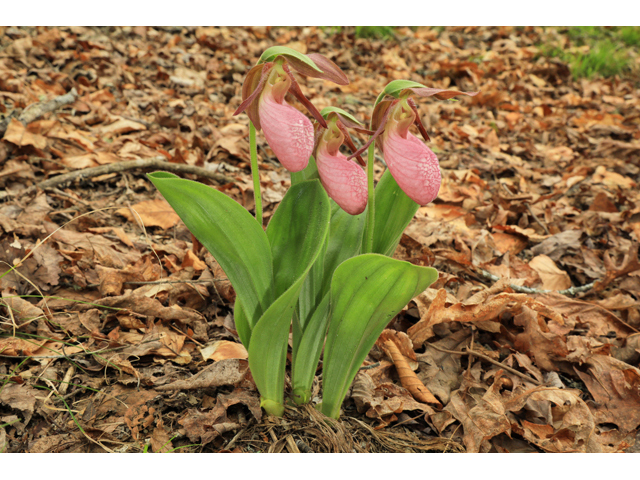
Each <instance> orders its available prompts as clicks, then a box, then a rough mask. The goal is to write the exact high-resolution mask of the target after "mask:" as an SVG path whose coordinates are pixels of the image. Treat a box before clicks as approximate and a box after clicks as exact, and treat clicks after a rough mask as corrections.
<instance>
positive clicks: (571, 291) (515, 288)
mask: <svg viewBox="0 0 640 480" xmlns="http://www.w3.org/2000/svg"><path fill="white" fill-rule="evenodd" d="M477 272H478V273H480V275H482V276H483V277H484V278H486V279H488V280H491V281H492V282H498V281H500V280H501V279H500V277H498V276H496V275H493V274H492V273H489V272H487V271H486V270H482V269H477ZM595 283H596V282H591V283H588V284H586V285H582V286H581V287H571V288H567V289H566V290H542V289H539V288H530V287H522V286H520V285H512V284H509V288H511V289H512V290H513V291H514V292H518V293H532V294H541V295H542V294H545V293H559V294H560V295H575V294H576V293H582V292H586V291H588V290H591V289H592V288H593V286H594V285H595Z"/></svg>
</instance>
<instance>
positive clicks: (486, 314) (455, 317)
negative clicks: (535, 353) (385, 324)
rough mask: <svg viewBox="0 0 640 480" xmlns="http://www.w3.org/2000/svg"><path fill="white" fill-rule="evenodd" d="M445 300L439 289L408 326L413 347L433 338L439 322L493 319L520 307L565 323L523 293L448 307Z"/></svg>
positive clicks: (518, 309)
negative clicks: (417, 317)
mask: <svg viewBox="0 0 640 480" xmlns="http://www.w3.org/2000/svg"><path fill="white" fill-rule="evenodd" d="M446 299H447V292H446V290H445V289H443V288H441V289H440V290H439V291H438V293H437V294H436V297H435V298H434V300H433V301H432V302H431V305H430V306H429V309H428V310H427V311H426V313H425V314H424V315H423V316H422V318H420V320H419V321H418V323H416V324H415V325H413V326H412V327H410V328H409V330H408V331H407V333H408V334H409V338H410V339H411V341H412V342H413V345H414V347H421V346H422V345H423V344H424V342H425V341H426V340H428V339H429V338H431V337H433V336H434V332H433V326H434V325H437V324H439V323H444V322H461V323H469V322H486V321H491V320H496V319H499V317H500V315H502V314H503V313H505V312H510V313H514V314H517V313H520V311H522V307H523V306H528V307H529V308H531V309H532V310H535V311H536V312H538V313H540V314H541V315H543V316H545V317H547V318H550V319H551V320H554V321H555V322H557V323H560V324H563V323H564V321H563V319H562V316H561V315H559V314H558V313H556V312H554V311H553V310H551V309H550V308H548V307H547V306H545V305H543V304H542V303H540V302H538V301H537V300H535V299H533V298H531V297H530V296H529V295H526V294H523V293H507V292H504V293H500V294H498V295H495V296H494V297H491V298H487V299H486V300H485V301H483V302H482V303H478V304H475V303H474V304H472V305H466V304H465V303H463V302H459V303H456V304H454V305H452V306H450V307H448V308H445V302H446Z"/></svg>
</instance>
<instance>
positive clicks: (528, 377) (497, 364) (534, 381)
mask: <svg viewBox="0 0 640 480" xmlns="http://www.w3.org/2000/svg"><path fill="white" fill-rule="evenodd" d="M428 345H429V346H430V347H433V348H435V349H436V350H438V351H439V352H444V353H450V354H452V355H473V356H475V357H479V358H481V359H482V360H485V361H487V362H489V363H492V364H494V365H495V366H497V367H500V368H503V369H504V370H506V371H507V372H509V373H513V374H514V375H517V376H518V377H521V378H524V379H525V380H526V381H527V382H531V383H533V384H534V385H537V386H539V387H541V386H544V384H543V383H541V382H539V381H538V380H536V379H535V378H532V377H530V376H529V375H527V374H525V373H522V372H519V371H518V370H516V369H515V368H511V367H507V366H506V365H503V364H502V363H500V362H498V361H496V360H494V359H493V358H491V357H488V356H486V355H484V354H483V353H479V352H478V351H477V350H474V351H473V353H471V352H469V351H467V350H466V349H465V350H462V351H456V350H447V349H446V348H440V347H436V346H435V345H433V344H432V343H429V344H428Z"/></svg>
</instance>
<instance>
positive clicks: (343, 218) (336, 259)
mask: <svg viewBox="0 0 640 480" xmlns="http://www.w3.org/2000/svg"><path fill="white" fill-rule="evenodd" d="M331 203H332V212H331V227H330V228H329V243H328V244H327V252H326V253H325V256H324V284H323V288H322V292H321V296H320V298H322V297H323V296H324V294H325V293H326V292H327V291H328V290H329V285H330V283H331V277H333V272H334V271H335V270H336V268H338V265H340V264H341V263H342V262H344V261H345V260H347V259H349V258H351V257H354V256H355V255H358V254H359V253H360V248H361V247H362V231H363V230H364V224H365V220H366V213H365V212H363V213H361V214H360V215H350V214H348V213H347V212H345V211H344V210H342V208H340V206H339V205H338V204H337V203H335V202H334V201H333V200H332V201H331Z"/></svg>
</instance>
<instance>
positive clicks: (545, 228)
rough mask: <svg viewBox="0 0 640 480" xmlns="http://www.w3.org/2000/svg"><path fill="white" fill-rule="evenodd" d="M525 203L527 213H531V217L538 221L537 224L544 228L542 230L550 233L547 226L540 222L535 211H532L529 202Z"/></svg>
mask: <svg viewBox="0 0 640 480" xmlns="http://www.w3.org/2000/svg"><path fill="white" fill-rule="evenodd" d="M526 205H527V210H529V213H530V214H531V216H532V217H533V219H534V220H535V221H536V222H537V223H538V225H540V226H541V227H542V228H543V229H544V231H545V233H546V234H547V235H551V232H550V231H549V228H548V227H547V226H546V225H545V224H544V223H542V222H541V221H540V219H539V218H538V216H537V215H536V214H535V213H533V209H532V208H531V204H530V203H527V204H526Z"/></svg>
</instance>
